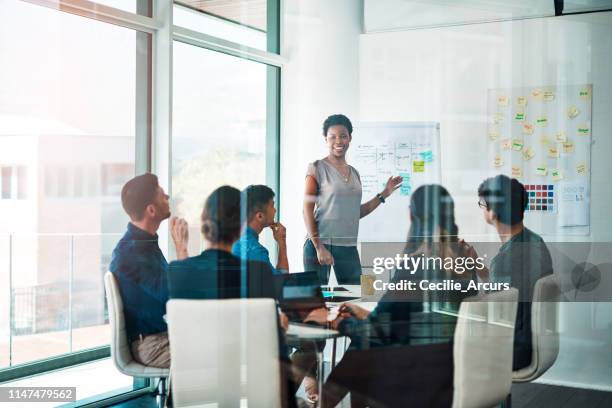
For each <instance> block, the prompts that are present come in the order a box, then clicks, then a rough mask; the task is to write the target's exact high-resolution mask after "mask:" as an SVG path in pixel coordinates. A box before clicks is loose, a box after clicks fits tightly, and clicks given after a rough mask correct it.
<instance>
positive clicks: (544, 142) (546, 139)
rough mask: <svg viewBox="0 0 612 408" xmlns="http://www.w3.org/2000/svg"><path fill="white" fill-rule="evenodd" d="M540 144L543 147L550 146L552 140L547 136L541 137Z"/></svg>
mask: <svg viewBox="0 0 612 408" xmlns="http://www.w3.org/2000/svg"><path fill="white" fill-rule="evenodd" d="M540 144H541V145H542V146H548V145H549V144H550V138H549V137H548V136H547V135H541V136H540Z"/></svg>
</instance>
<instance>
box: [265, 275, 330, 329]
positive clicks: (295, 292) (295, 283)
mask: <svg viewBox="0 0 612 408" xmlns="http://www.w3.org/2000/svg"><path fill="white" fill-rule="evenodd" d="M274 279H275V286H276V293H278V295H279V296H278V299H279V301H280V307H281V310H282V311H283V312H285V314H286V315H287V317H288V318H289V321H291V322H303V320H304V319H305V318H306V316H308V314H309V313H310V312H311V311H313V310H314V309H318V308H320V307H325V299H324V298H323V292H322V291H321V286H320V282H319V277H318V276H317V273H316V272H299V273H289V274H283V275H275V276H274Z"/></svg>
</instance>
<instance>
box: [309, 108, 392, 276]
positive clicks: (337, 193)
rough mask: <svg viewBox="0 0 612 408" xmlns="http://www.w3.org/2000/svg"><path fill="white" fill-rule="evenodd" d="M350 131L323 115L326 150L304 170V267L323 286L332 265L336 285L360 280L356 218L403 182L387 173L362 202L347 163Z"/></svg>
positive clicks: (347, 124)
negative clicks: (375, 191) (377, 189)
mask: <svg viewBox="0 0 612 408" xmlns="http://www.w3.org/2000/svg"><path fill="white" fill-rule="evenodd" d="M352 133H353V125H352V124H351V121H350V120H349V118H347V117H346V116H344V115H331V116H330V117H328V118H327V119H325V122H323V137H324V138H325V142H326V144H327V148H328V150H329V153H328V155H327V156H326V157H324V158H323V159H321V160H316V161H315V162H313V163H310V164H309V165H308V170H307V172H306V188H305V192H304V222H305V224H306V231H307V233H308V237H307V239H306V243H305V244H304V270H306V271H316V272H317V273H318V274H319V279H320V280H321V283H322V284H327V282H328V280H329V271H330V267H331V265H334V272H335V273H336V279H337V280H338V283H340V284H359V276H360V275H361V262H360V261H359V253H358V252H357V234H358V232H359V219H360V218H362V217H365V216H366V215H368V214H370V213H371V212H372V211H374V210H375V209H376V207H378V206H379V205H380V204H381V203H384V202H385V200H386V199H387V197H389V196H390V195H391V194H392V193H393V192H394V191H395V190H396V189H397V188H398V187H399V185H400V183H401V182H402V178H401V177H399V176H397V177H389V180H387V184H386V186H385V188H384V189H383V190H382V191H381V192H380V193H378V194H376V196H375V197H373V198H372V199H370V201H368V202H366V203H364V204H361V193H362V190H361V179H360V178H359V172H358V171H357V170H356V169H355V168H354V167H353V166H350V165H349V164H348V163H347V162H346V152H347V151H348V148H349V145H350V143H351V140H352Z"/></svg>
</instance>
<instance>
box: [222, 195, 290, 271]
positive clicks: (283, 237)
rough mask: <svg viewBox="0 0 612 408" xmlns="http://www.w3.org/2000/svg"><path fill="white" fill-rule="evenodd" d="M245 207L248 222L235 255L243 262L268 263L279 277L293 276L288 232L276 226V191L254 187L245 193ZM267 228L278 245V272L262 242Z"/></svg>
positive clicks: (235, 244) (243, 201)
mask: <svg viewBox="0 0 612 408" xmlns="http://www.w3.org/2000/svg"><path fill="white" fill-rule="evenodd" d="M242 203H243V204H242V205H243V206H246V218H247V222H246V225H245V227H244V230H243V233H242V235H241V236H240V239H239V240H238V241H236V243H234V245H233V246H232V253H233V254H234V255H236V256H237V257H239V258H241V259H245V260H249V261H261V262H266V263H268V264H269V265H270V267H271V268H272V272H273V273H275V274H280V273H289V261H288V259H287V230H286V229H285V227H284V226H283V224H281V223H280V222H274V216H275V215H276V208H274V191H272V189H271V188H270V187H268V186H263V185H250V186H248V187H247V188H245V189H244V190H243V191H242ZM266 227H270V229H271V230H272V236H273V237H274V240H275V241H276V243H277V244H278V262H277V263H276V268H275V267H274V266H273V265H272V263H271V262H270V253H269V252H268V250H267V249H266V248H265V247H264V246H263V245H261V243H260V242H259V234H261V231H263V229H264V228H266Z"/></svg>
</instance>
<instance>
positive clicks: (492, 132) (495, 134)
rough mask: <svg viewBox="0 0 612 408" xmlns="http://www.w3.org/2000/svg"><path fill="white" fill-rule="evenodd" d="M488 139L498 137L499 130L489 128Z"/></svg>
mask: <svg viewBox="0 0 612 408" xmlns="http://www.w3.org/2000/svg"><path fill="white" fill-rule="evenodd" d="M489 139H491V140H497V139H499V132H498V131H497V130H489Z"/></svg>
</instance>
